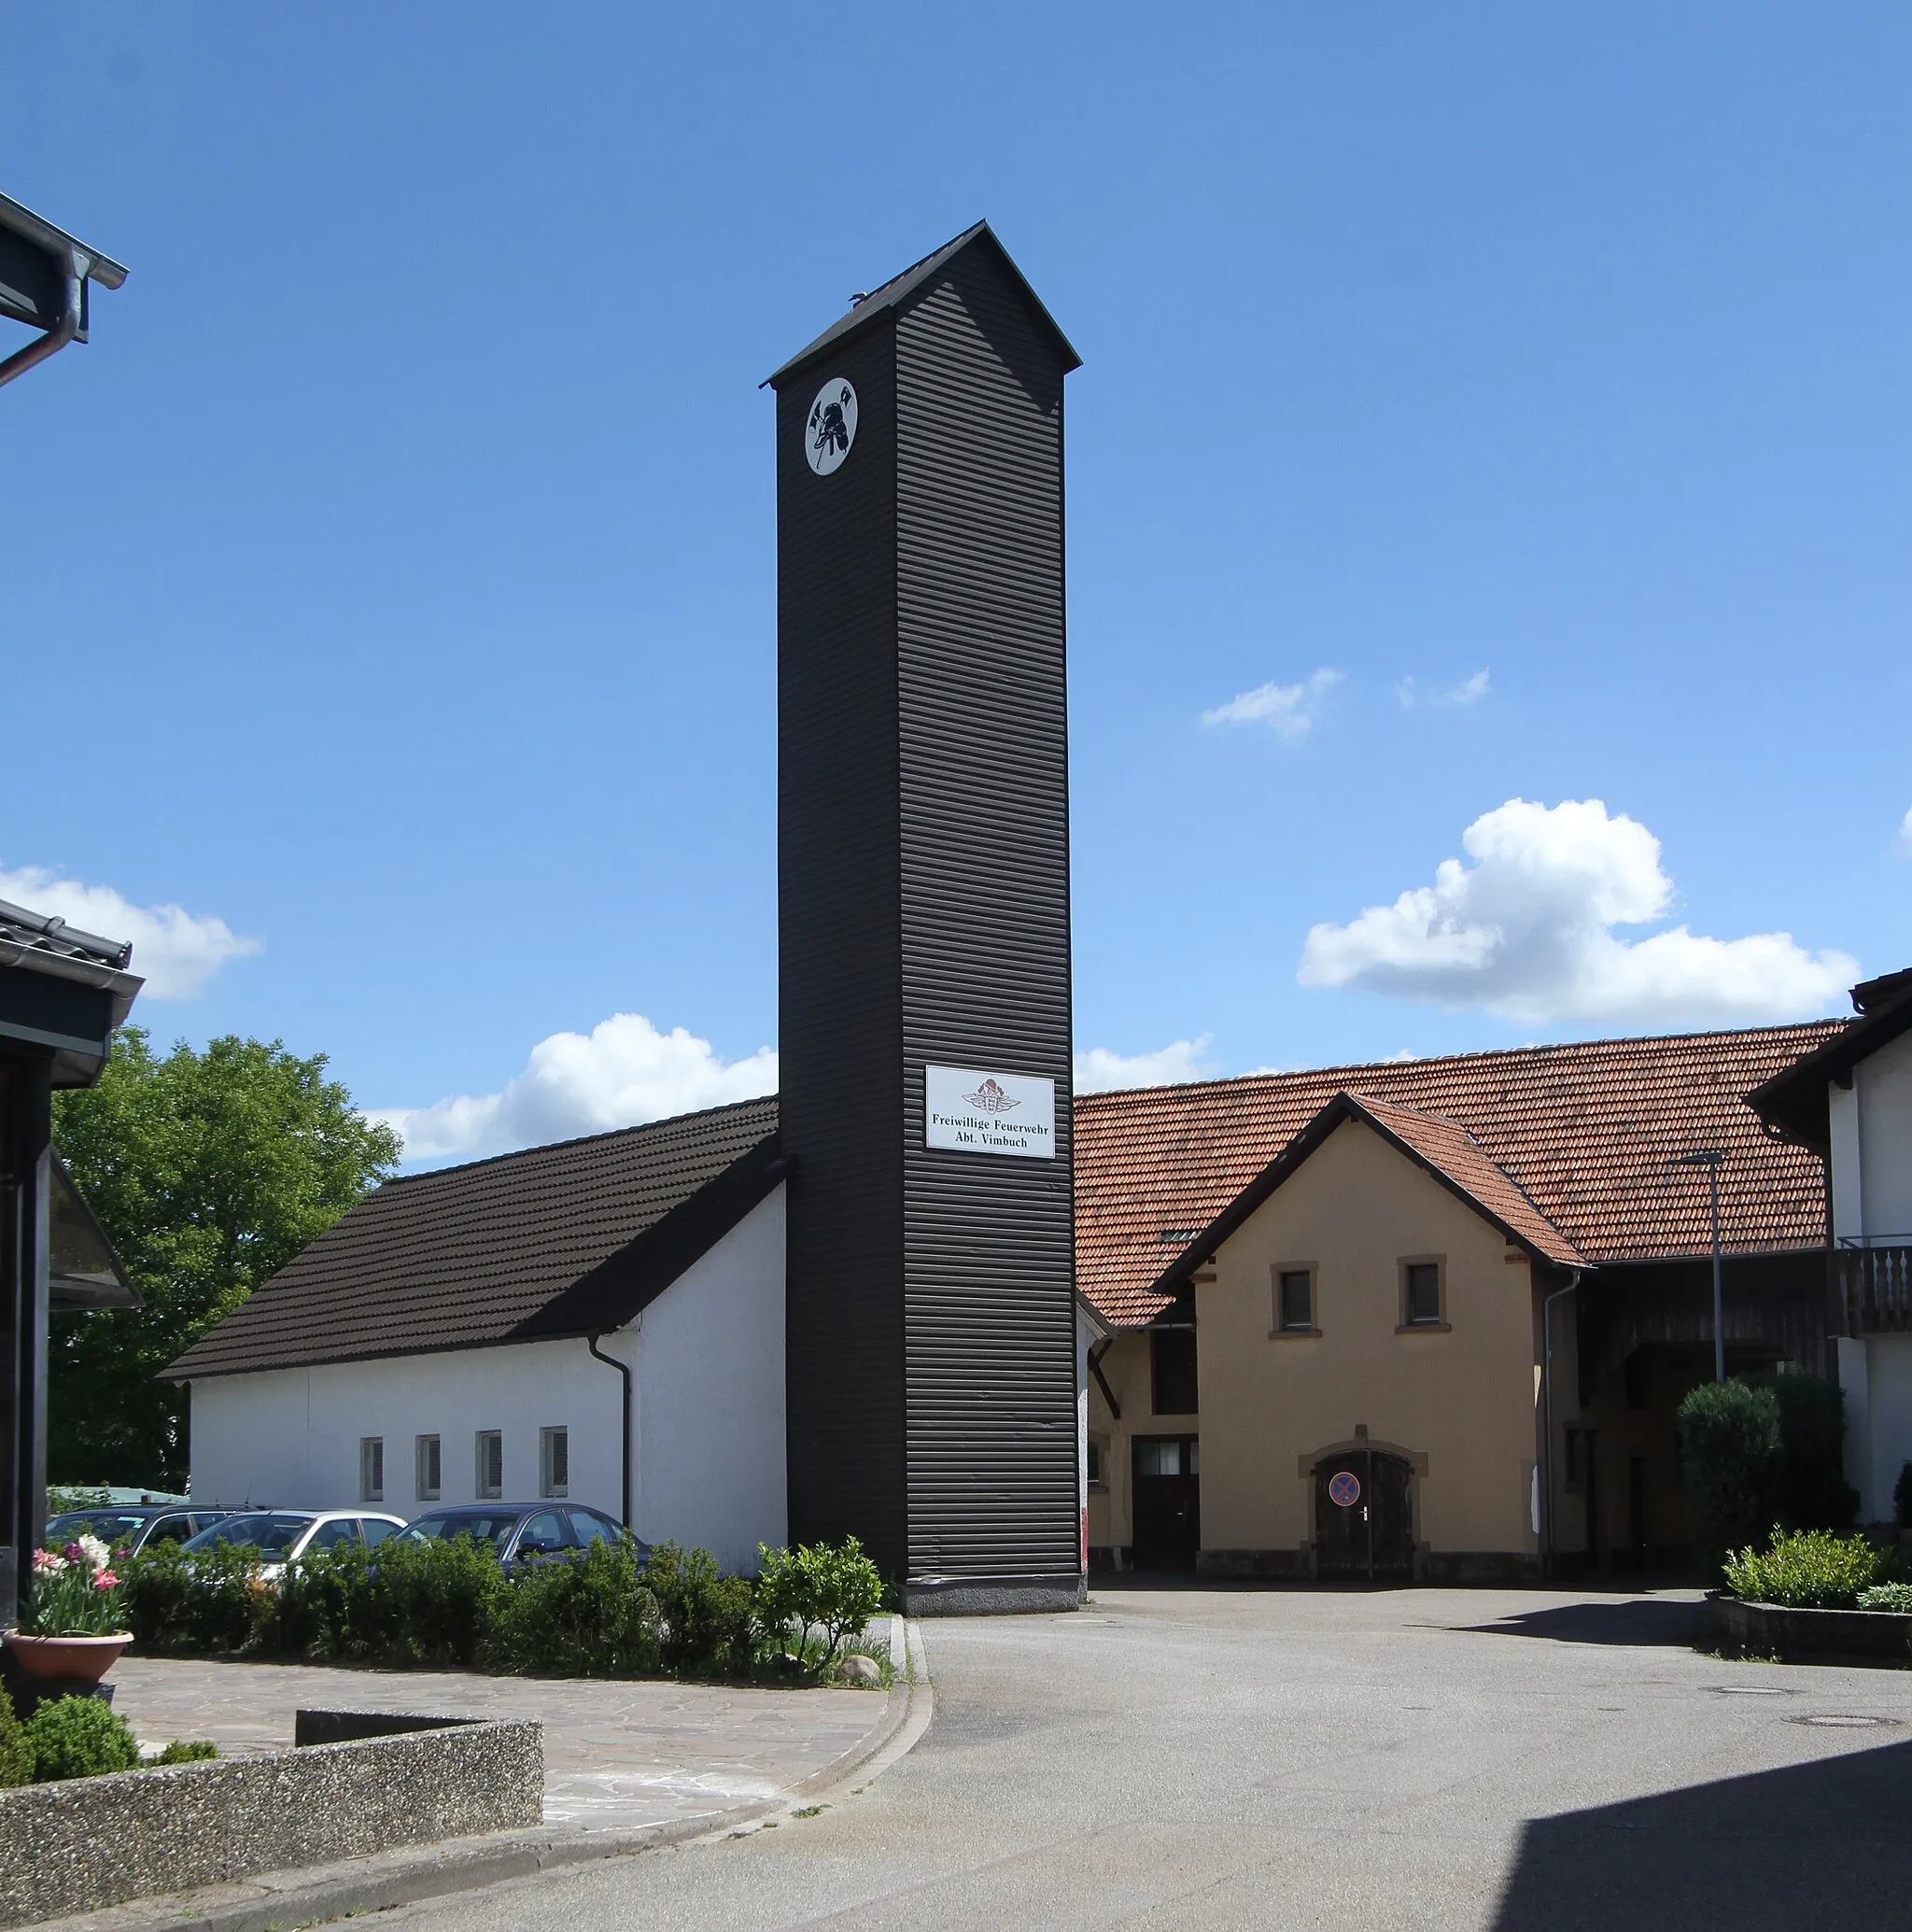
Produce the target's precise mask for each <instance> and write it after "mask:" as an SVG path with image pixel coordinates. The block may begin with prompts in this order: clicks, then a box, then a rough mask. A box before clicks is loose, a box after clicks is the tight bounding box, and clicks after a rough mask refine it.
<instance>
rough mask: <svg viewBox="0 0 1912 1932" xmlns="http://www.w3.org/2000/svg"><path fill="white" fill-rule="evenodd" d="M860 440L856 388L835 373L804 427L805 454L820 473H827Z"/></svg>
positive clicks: (818, 394) (837, 464) (822, 391)
mask: <svg viewBox="0 0 1912 1932" xmlns="http://www.w3.org/2000/svg"><path fill="white" fill-rule="evenodd" d="M855 441H856V391H855V390H854V389H853V388H851V386H850V384H849V383H848V382H847V381H846V380H845V379H844V378H843V377H842V376H840V375H833V376H832V377H831V378H830V380H829V381H828V382H826V383H825V384H824V385H823V387H822V388H821V389H819V390H818V391H817V400H816V401H815V402H812V403H811V404H810V413H809V415H808V417H807V418H806V419H805V422H804V428H803V453H804V455H805V456H806V457H808V458H809V465H810V468H811V469H812V470H814V471H815V472H817V474H818V475H819V476H827V475H829V474H830V473H831V472H832V471H834V470H836V469H837V467H838V466H839V465H840V464H841V463H842V461H843V458H845V457H847V456H848V455H849V454H850V445H851V444H852V443H854V442H855Z"/></svg>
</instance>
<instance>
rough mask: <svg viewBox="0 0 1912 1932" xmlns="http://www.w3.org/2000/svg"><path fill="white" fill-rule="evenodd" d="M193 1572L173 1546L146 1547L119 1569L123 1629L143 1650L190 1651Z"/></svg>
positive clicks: (167, 1544)
mask: <svg viewBox="0 0 1912 1932" xmlns="http://www.w3.org/2000/svg"><path fill="white" fill-rule="evenodd" d="M191 1586H192V1572H191V1571H190V1569H188V1567H187V1563H186V1558H185V1557H184V1556H183V1555H182V1554H181V1553H180V1549H179V1545H178V1544H176V1543H161V1544H148V1545H147V1547H146V1548H145V1549H143V1550H141V1551H140V1552H139V1553H138V1555H136V1556H132V1557H128V1558H126V1560H125V1561H124V1562H123V1563H121V1564H120V1566H119V1587H120V1596H121V1600H122V1602H123V1604H124V1607H125V1611H126V1628H127V1629H130V1630H131V1631H132V1632H133V1641H134V1643H137V1644H138V1645H139V1647H140V1648H141V1649H142V1650H149V1651H154V1652H160V1653H164V1652H169V1651H178V1650H185V1649H189V1648H190V1647H191V1646H190V1638H189V1636H188V1629H187V1626H188V1622H189V1615H190V1613H189V1611H188V1608H187V1597H188V1594H189V1592H190V1589H191Z"/></svg>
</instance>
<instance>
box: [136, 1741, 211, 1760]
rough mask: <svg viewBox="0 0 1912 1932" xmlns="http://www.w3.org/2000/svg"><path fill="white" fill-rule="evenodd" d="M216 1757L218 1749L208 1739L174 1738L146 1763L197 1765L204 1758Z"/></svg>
mask: <svg viewBox="0 0 1912 1932" xmlns="http://www.w3.org/2000/svg"><path fill="white" fill-rule="evenodd" d="M218 1755H219V1747H218V1745H217V1744H215V1743H214V1742H213V1741H212V1740H211V1739H210V1738H175V1739H174V1740H173V1742H171V1743H170V1744H168V1745H167V1746H166V1748H165V1749H164V1750H163V1751H162V1752H160V1753H159V1754H158V1756H155V1757H152V1758H150V1759H148V1762H149V1763H152V1764H198V1763H200V1762H201V1761H202V1760H203V1759H204V1758H208V1757H217V1756H218Z"/></svg>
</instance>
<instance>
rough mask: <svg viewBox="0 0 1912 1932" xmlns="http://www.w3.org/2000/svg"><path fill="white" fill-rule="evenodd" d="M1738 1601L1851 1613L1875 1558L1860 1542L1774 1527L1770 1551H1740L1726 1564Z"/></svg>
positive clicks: (1875, 1564)
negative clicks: (1746, 1600) (1847, 1611)
mask: <svg viewBox="0 0 1912 1932" xmlns="http://www.w3.org/2000/svg"><path fill="white" fill-rule="evenodd" d="M1724 1567H1725V1572H1726V1587H1727V1588H1728V1589H1730V1590H1731V1591H1732V1592H1733V1594H1734V1595H1735V1596H1736V1597H1744V1598H1747V1599H1748V1600H1749V1601H1753V1602H1758V1603H1778V1604H1781V1605H1783V1606H1784V1607H1785V1608H1787V1609H1789V1610H1850V1609H1852V1608H1853V1607H1854V1605H1855V1604H1856V1603H1857V1602H1858V1601H1859V1593H1860V1591H1861V1590H1863V1589H1864V1588H1866V1587H1867V1586H1869V1585H1870V1584H1872V1583H1873V1582H1874V1580H1875V1579H1876V1578H1877V1575H1878V1567H1879V1559H1878V1552H1877V1550H1876V1549H1874V1548H1873V1546H1872V1545H1871V1544H1869V1543H1867V1542H1866V1540H1865V1539H1864V1537H1863V1536H1835V1535H1834V1534H1833V1532H1832V1531H1831V1530H1793V1531H1792V1532H1791V1533H1790V1534H1789V1533H1788V1532H1787V1531H1786V1530H1784V1529H1783V1528H1781V1526H1780V1525H1778V1524H1777V1523H1776V1524H1774V1525H1773V1539H1772V1544H1771V1545H1770V1547H1769V1548H1767V1549H1764V1550H1756V1549H1753V1548H1751V1547H1750V1546H1749V1547H1748V1548H1746V1549H1742V1550H1740V1551H1738V1552H1737V1553H1736V1555H1733V1556H1730V1557H1728V1558H1726V1561H1725V1566H1724Z"/></svg>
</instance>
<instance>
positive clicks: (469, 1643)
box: [364, 1536, 510, 1666]
mask: <svg viewBox="0 0 1912 1932" xmlns="http://www.w3.org/2000/svg"><path fill="white" fill-rule="evenodd" d="M370 1571H371V1573H370V1578H369V1589H370V1594H371V1595H372V1597H373V1600H374V1601H373V1603H372V1604H371V1605H370V1606H369V1607H368V1610H367V1612H366V1614H365V1617H364V1628H365V1629H366V1630H367V1632H368V1634H369V1635H370V1636H371V1637H372V1638H373V1641H374V1642H375V1643H376V1647H377V1654H378V1657H379V1660H380V1661H381V1662H382V1663H387V1664H398V1665H404V1664H463V1665H466V1666H470V1665H472V1664H475V1663H477V1662H478V1661H479V1659H480V1657H481V1656H482V1655H483V1653H484V1650H485V1644H486V1642H487V1640H488V1638H489V1636H490V1633H491V1630H492V1629H493V1627H494V1625H495V1624H496V1622H497V1620H498V1618H499V1615H501V1614H502V1606H503V1601H504V1594H505V1592H506V1590H507V1589H508V1588H509V1587H510V1586H509V1585H508V1584H507V1582H506V1580H505V1574H504V1570H503V1567H502V1566H501V1565H500V1564H499V1559H498V1552H497V1550H496V1549H494V1548H493V1547H492V1545H491V1544H488V1543H473V1542H472V1541H471V1537H469V1536H454V1537H451V1538H450V1539H448V1540H441V1539H439V1538H436V1537H421V1538H418V1539H416V1540H412V1539H409V1538H408V1539H405V1540H402V1541H401V1540H400V1539H398V1538H396V1537H394V1538H388V1539H387V1541H386V1542H384V1543H382V1544H379V1546H378V1549H377V1552H376V1554H375V1555H374V1556H373V1558H372V1562H371V1566H370Z"/></svg>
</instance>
